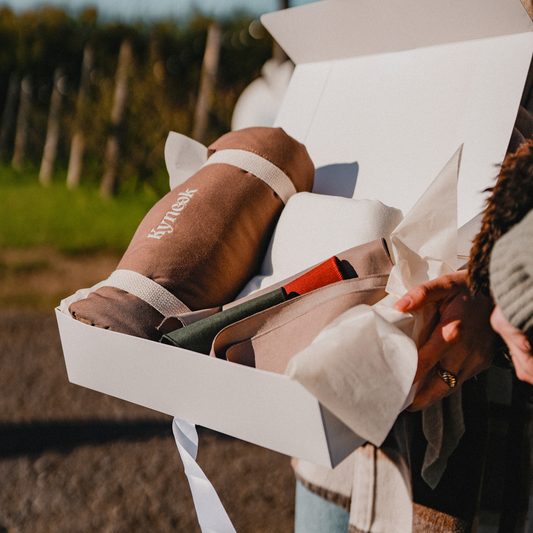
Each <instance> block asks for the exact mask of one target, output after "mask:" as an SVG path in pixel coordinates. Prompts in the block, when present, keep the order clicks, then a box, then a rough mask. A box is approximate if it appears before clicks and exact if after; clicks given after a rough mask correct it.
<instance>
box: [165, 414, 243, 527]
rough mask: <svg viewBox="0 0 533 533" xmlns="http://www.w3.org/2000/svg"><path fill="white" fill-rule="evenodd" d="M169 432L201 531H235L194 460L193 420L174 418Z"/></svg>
mask: <svg viewBox="0 0 533 533" xmlns="http://www.w3.org/2000/svg"><path fill="white" fill-rule="evenodd" d="M172 432H173V433H174V438H175V439H176V445H177V446H178V451H179V452H180V456H181V460H182V461H183V467H184V469H185V474H186V476H187V479H188V480H189V487H190V488H191V493H192V499H193V501H194V507H195V509H196V516H197V517H198V523H199V524H200V529H201V530H202V533H236V532H235V528H234V527H233V524H232V523H231V520H230V519H229V516H228V513H226V510H225V509H224V506H223V505H222V502H221V501H220V498H219V497H218V494H217V493H216V491H215V489H214V487H213V485H211V482H210V481H209V480H208V479H207V476H206V475H205V474H204V472H203V470H202V469H201V468H200V467H199V466H198V463H197V462H196V454H197V453H198V433H196V427H195V425H194V424H191V423H189V422H186V421H185V420H180V419H179V418H174V420H173V422H172Z"/></svg>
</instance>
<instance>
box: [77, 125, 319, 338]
mask: <svg viewBox="0 0 533 533" xmlns="http://www.w3.org/2000/svg"><path fill="white" fill-rule="evenodd" d="M208 155H209V158H208V160H207V162H206V164H205V165H204V166H202V168H200V169H199V170H198V171H197V172H196V173H195V174H193V175H192V176H191V177H190V178H189V179H187V180H186V181H185V182H184V183H182V184H180V185H178V186H176V187H175V188H174V189H173V190H172V191H171V192H169V193H168V194H167V195H166V196H165V197H163V198H162V199H161V200H160V201H159V202H158V203H157V204H156V205H155V206H154V207H153V208H152V209H151V210H150V211H149V213H148V214H147V215H146V217H145V218H144V220H143V221H142V222H141V224H140V225H139V227H138V229H137V231H136V233H135V235H134V236H133V239H132V241H131V243H130V245H129V247H128V249H127V251H126V253H125V254H124V256H123V258H122V260H121V261H120V263H119V265H118V268H117V270H116V271H115V272H114V273H113V274H112V275H111V277H110V278H109V279H108V280H106V281H105V282H104V283H101V284H100V287H99V288H97V289H96V290H95V291H93V292H91V293H90V294H89V295H88V296H87V297H86V298H84V299H81V300H79V301H76V302H74V303H72V304H71V305H70V307H69V311H70V313H71V315H72V316H73V317H74V318H76V319H77V320H80V321H82V322H85V323H88V324H90V325H93V326H98V327H101V328H106V329H111V330H114V331H118V332H122V333H128V334H131V335H135V336H139V337H144V338H149V339H154V340H159V338H160V336H161V333H160V332H159V331H158V330H157V326H158V325H159V324H160V323H161V322H162V320H163V318H164V317H165V316H168V315H171V314H175V313H179V312H186V311H195V310H199V309H204V308H210V307H216V306H220V305H223V304H225V303H227V302H230V301H232V300H234V299H235V297H236V296H237V294H238V293H239V291H240V290H241V289H242V288H243V286H244V285H245V283H246V282H247V281H248V280H249V279H250V278H251V277H252V276H253V274H254V272H255V271H257V269H258V267H259V265H260V263H261V260H262V258H263V256H264V254H265V251H266V248H267V246H268V243H269V241H270V238H271V236H272V232H273V230H274V227H275V225H276V222H277V220H278V218H279V215H280V214H281V211H282V209H283V207H284V203H285V202H287V201H288V198H290V196H291V195H292V194H294V193H297V192H300V191H310V190H311V188H312V185H313V179H314V166H313V163H312V161H311V159H310V157H309V155H308V153H307V150H306V148H305V147H304V146H303V145H302V144H300V143H299V142H297V141H296V140H295V139H293V138H292V137H290V136H289V135H287V134H286V133H285V132H284V131H283V130H282V129H281V128H248V129H245V130H240V131H236V132H231V133H228V134H226V135H224V136H222V137H221V138H220V139H218V140H217V141H216V142H215V143H213V144H212V145H211V146H210V147H209V151H208Z"/></svg>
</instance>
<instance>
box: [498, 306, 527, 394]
mask: <svg viewBox="0 0 533 533" xmlns="http://www.w3.org/2000/svg"><path fill="white" fill-rule="evenodd" d="M490 323H491V325H492V328H493V329H494V331H495V332H496V333H498V335H500V337H501V338H502V339H503V341H504V342H505V344H507V347H508V348H509V353H510V354H511V358H512V360H513V365H514V367H515V370H516V375H517V377H518V379H521V380H522V381H527V382H528V383H531V384H533V354H532V353H531V344H530V343H529V340H528V338H527V335H526V334H525V333H524V332H523V331H522V330H520V329H518V328H515V327H514V326H513V325H511V324H510V323H509V322H508V320H507V319H506V318H505V317H504V316H503V313H502V310H501V309H500V307H499V306H498V305H497V306H496V307H495V308H494V311H493V312H492V315H491V317H490Z"/></svg>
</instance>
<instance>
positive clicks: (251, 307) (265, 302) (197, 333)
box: [161, 288, 288, 355]
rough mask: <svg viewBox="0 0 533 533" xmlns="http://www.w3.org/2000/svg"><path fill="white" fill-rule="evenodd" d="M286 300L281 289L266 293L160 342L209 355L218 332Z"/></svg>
mask: <svg viewBox="0 0 533 533" xmlns="http://www.w3.org/2000/svg"><path fill="white" fill-rule="evenodd" d="M287 299H288V298H287V295H286V293H285V290H284V289H283V288H279V289H276V290H274V291H271V292H267V293H266V294H263V295H261V296H258V297H257V298H253V299H251V300H248V301H246V302H243V303H242V304H238V305H236V306H234V307H230V308H229V309H226V310H225V311H222V312H220V313H216V314H214V315H212V316H210V317H207V318H204V319H202V320H199V321H198V322H194V323H193V324H190V325H188V326H187V327H184V328H181V329H177V330H176V331H172V332H171V333H168V334H166V335H163V337H162V338H161V342H162V343H164V344H172V345H174V346H178V347H180V348H186V349H187V350H192V351H193V352H199V353H203V354H205V355H209V352H210V351H211V344H212V343H213V340H214V338H215V337H216V335H217V333H218V332H219V331H220V330H222V329H223V328H225V327H226V326H229V325H230V324H234V323H235V322H238V321H239V320H242V319H243V318H246V317H248V316H251V315H253V314H255V313H258V312H260V311H263V310H265V309H269V308H270V307H274V306H275V305H277V304H280V303H282V302H284V301H286V300H287Z"/></svg>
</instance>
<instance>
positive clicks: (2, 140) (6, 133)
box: [0, 70, 20, 157]
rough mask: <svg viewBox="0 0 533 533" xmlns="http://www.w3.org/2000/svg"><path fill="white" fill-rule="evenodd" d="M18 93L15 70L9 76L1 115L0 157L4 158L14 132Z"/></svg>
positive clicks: (17, 76) (17, 77) (18, 83)
mask: <svg viewBox="0 0 533 533" xmlns="http://www.w3.org/2000/svg"><path fill="white" fill-rule="evenodd" d="M19 92H20V76H19V73H18V72H17V71H16V70H15V71H13V72H12V73H11V75H10V76H9V85H8V88H7V96H6V103H5V105H4V112H3V113H2V123H1V124H0V157H6V155H7V152H8V148H9V145H10V141H11V139H12V135H13V132H14V131H15V124H16V121H17V102H18V97H19Z"/></svg>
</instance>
